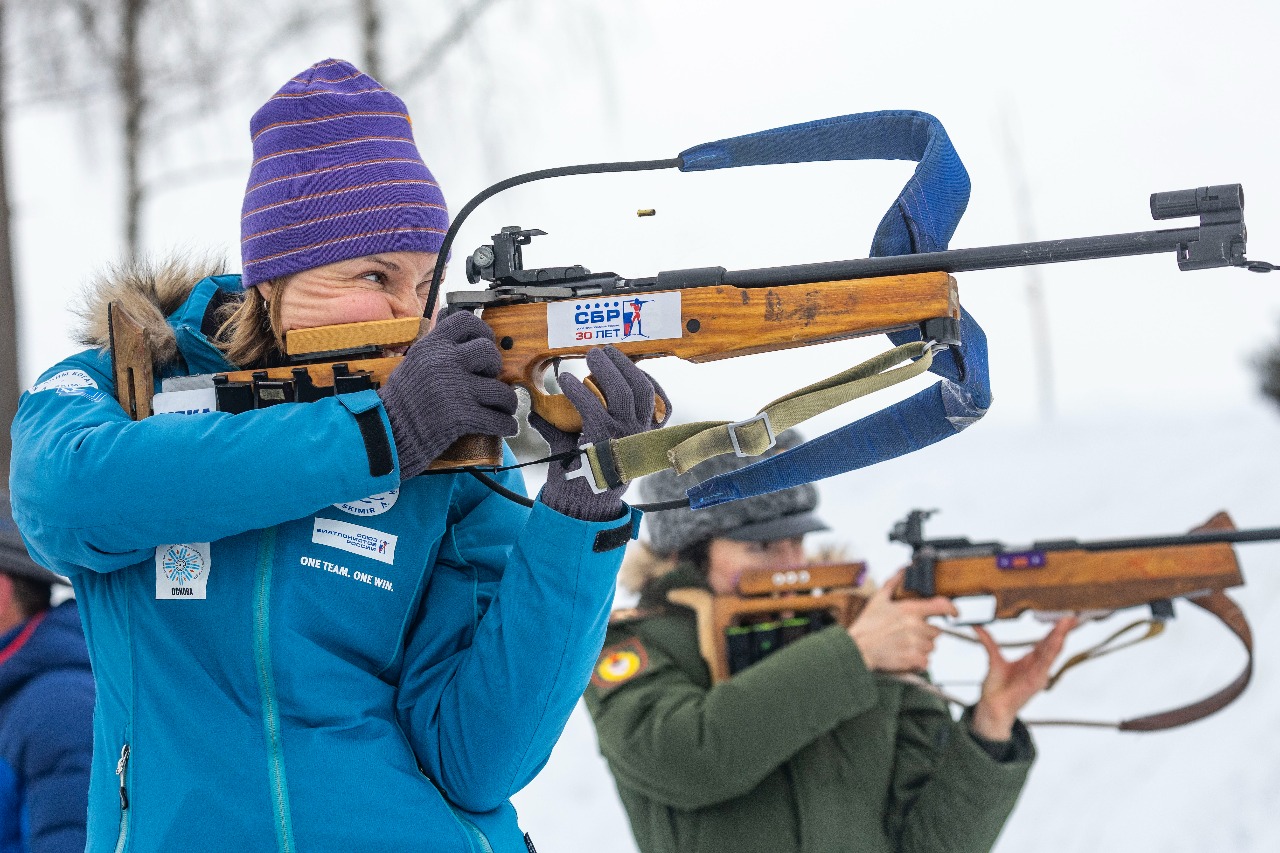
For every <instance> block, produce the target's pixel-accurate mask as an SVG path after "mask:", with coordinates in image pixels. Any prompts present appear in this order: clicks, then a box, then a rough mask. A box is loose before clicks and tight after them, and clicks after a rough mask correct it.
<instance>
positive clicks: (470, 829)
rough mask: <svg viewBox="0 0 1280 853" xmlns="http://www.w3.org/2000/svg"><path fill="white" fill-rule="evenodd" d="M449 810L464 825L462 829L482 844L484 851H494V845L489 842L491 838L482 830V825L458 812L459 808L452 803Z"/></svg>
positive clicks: (491, 852) (481, 848) (488, 852)
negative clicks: (477, 824) (479, 825)
mask: <svg viewBox="0 0 1280 853" xmlns="http://www.w3.org/2000/svg"><path fill="white" fill-rule="evenodd" d="M449 811H450V812H452V813H453V819H454V820H456V821H457V822H458V824H459V826H461V827H462V831H463V832H465V833H466V834H467V835H469V836H471V839H472V840H473V841H475V842H476V843H477V844H479V845H480V850H481V851H482V853H493V845H491V844H490V843H489V839H488V838H486V837H485V835H484V833H483V832H481V831H480V827H478V826H476V825H475V824H474V823H472V822H471V821H469V820H467V819H466V818H465V817H463V816H462V815H460V814H458V810H457V809H455V808H454V807H453V806H452V805H450V806H449Z"/></svg>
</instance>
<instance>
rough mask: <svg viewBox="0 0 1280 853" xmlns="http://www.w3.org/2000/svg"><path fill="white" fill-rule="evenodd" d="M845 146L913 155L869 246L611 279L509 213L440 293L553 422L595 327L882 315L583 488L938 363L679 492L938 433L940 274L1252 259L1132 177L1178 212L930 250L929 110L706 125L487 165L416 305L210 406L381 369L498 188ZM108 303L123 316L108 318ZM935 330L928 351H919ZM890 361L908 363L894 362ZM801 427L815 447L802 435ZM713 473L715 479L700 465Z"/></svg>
mask: <svg viewBox="0 0 1280 853" xmlns="http://www.w3.org/2000/svg"><path fill="white" fill-rule="evenodd" d="M857 159H902V160H915V161H917V163H918V165H917V168H916V171H915V173H914V174H913V176H912V178H911V180H909V181H908V183H907V185H906V186H905V187H904V188H903V190H902V192H901V193H900V195H899V197H898V199H897V201H896V202H895V204H894V205H893V206H892V207H891V208H890V209H889V211H888V212H887V213H886V214H885V217H884V219H883V220H882V221H881V224H880V227H879V229H878V230H877V232H876V235H875V239H874V240H873V242H872V255H873V257H868V258H862V259H856V260H846V261H833V262H823V263H804V264H797V265H793V266H781V267H770V268H765V269H752V270H738V271H728V270H725V269H723V268H721V267H709V268H697V269H679V270H668V271H664V272H659V273H658V274H657V275H654V276H650V277H644V278H624V277H622V276H620V275H618V274H616V273H612V272H605V273H593V272H591V271H589V270H587V269H586V268H584V267H582V266H577V265H574V266H567V267H537V268H526V267H525V265H524V258H523V251H522V250H523V247H525V246H527V245H528V244H529V243H530V241H531V240H532V239H533V238H534V237H536V236H539V235H542V234H543V233H544V232H542V231H540V230H538V229H525V228H520V227H518V226H511V227H507V228H503V229H502V230H501V231H499V232H498V233H497V234H495V235H493V242H492V243H489V244H485V245H483V246H481V247H479V248H478V249H477V250H475V251H474V252H473V253H472V254H471V255H470V256H469V257H468V258H467V260H466V266H467V278H468V280H469V281H470V282H471V283H472V284H479V283H481V282H484V283H486V284H487V287H486V288H485V289H483V290H467V291H462V292H456V293H450V294H448V307H447V310H448V311H464V310H465V311H478V312H480V316H481V317H482V319H483V320H484V321H485V322H486V323H488V324H489V326H490V327H491V328H492V329H493V332H494V336H495V339H496V341H497V343H498V346H499V349H500V352H501V354H502V371H501V374H500V375H501V378H502V379H504V380H505V381H508V382H510V383H512V384H515V385H519V386H522V387H524V388H525V389H526V390H527V391H528V392H529V395H530V397H531V401H532V410H533V411H534V412H536V413H538V414H539V415H541V416H542V417H543V418H545V419H546V420H547V421H549V422H550V423H552V424H553V425H555V426H557V427H559V428H560V429H562V430H565V431H567V432H576V431H578V430H579V429H580V425H581V422H580V419H579V417H578V413H577V412H576V410H574V408H573V407H572V406H571V405H570V404H569V403H568V401H567V399H565V398H564V397H563V396H562V395H559V394H552V393H548V392H547V391H546V385H545V382H546V373H547V371H548V369H549V368H550V367H551V366H552V365H554V364H556V363H558V362H559V361H560V360H562V359H566V358H578V357H582V356H584V355H585V353H586V352H587V350H589V349H590V348H591V347H594V346H597V345H600V344H605V343H609V344H613V345H615V346H617V347H618V348H619V349H620V350H622V351H623V352H625V353H626V354H627V355H628V356H630V357H632V358H634V359H643V358H653V357H657V356H664V355H674V356H676V357H678V358H682V359H685V360H687V361H692V362H703V361H711V360H715V359H722V358H731V357H734V356H739V355H748V354H753V353H766V352H772V351H775V350H781V349H789V348H792V347H798V346H806V345H809V344H816V343H825V342H828V341H837V340H844V339H847V338H854V337H859V336H864V335H871V334H878V333H887V334H889V336H890V338H891V340H893V341H894V343H895V344H897V345H898V346H897V347H896V348H895V349H893V350H890V351H889V352H888V353H885V354H884V355H882V356H879V357H877V358H875V359H872V360H870V361H868V362H866V363H864V364H863V365H859V366H858V367H855V368H853V369H852V370H849V371H845V372H844V373H842V374H840V375H838V376H836V377H832V378H831V379H828V380H824V381H823V382H820V383H816V384H815V385H813V386H809V387H808V388H805V389H802V390H801V391H800V392H796V393H795V394H791V395H788V396H787V397H784V398H781V399H780V400H777V401H774V403H771V404H769V405H768V406H766V407H764V408H763V409H761V411H760V412H759V413H757V414H756V415H755V416H753V417H749V418H746V419H745V420H742V421H738V422H732V423H730V422H707V423H703V424H696V425H689V424H684V425H680V426H677V427H669V428H667V429H666V430H662V431H661V433H663V435H662V436H655V434H654V433H646V434H643V435H640V436H631V437H629V438H626V439H619V440H615V441H611V442H608V443H607V444H603V445H601V446H599V447H588V448H585V449H584V451H583V453H584V456H585V457H586V463H588V464H584V465H583V466H581V469H580V473H581V475H582V476H584V477H586V478H587V479H588V481H589V482H590V484H591V486H592V488H594V489H597V490H602V489H604V488H608V487H610V486H616V485H619V484H621V483H625V482H628V481H630V480H631V479H634V478H635V477H638V476H641V475H643V474H647V473H652V472H653V471H655V470H659V469H661V468H663V467H667V466H668V465H671V466H672V467H675V468H676V470H677V471H684V470H687V469H688V468H690V467H692V466H693V465H694V464H696V463H697V462H699V461H701V460H702V459H705V458H709V456H713V455H718V454H721V453H730V452H732V453H737V454H739V455H741V456H757V455H759V454H761V453H763V452H764V451H765V450H767V449H768V448H769V447H771V446H773V443H774V438H775V436H776V434H777V433H780V432H781V431H782V430H784V429H786V428H788V427H790V426H794V425H795V424H796V423H799V422H800V421H803V420H805V419H807V418H808V417H811V416H812V415H814V414H816V413H817V412H818V411H821V410H825V409H827V408H831V407H832V406H834V405H839V404H841V403H843V402H847V401H848V400H851V399H854V398H855V397H857V396H861V395H862V394H866V393H870V392H872V391H875V390H879V389H880V388H883V387H887V386H888V385H890V384H893V383H894V382H897V381H902V380H903V379H906V378H909V377H910V376H914V375H916V374H918V373H920V372H922V371H923V370H925V369H928V370H931V371H932V372H934V373H937V374H939V375H940V376H942V377H943V381H942V382H939V383H936V384H935V385H934V386H932V387H931V388H930V389H926V391H925V392H921V393H920V394H917V395H916V396H915V397H913V398H910V399H908V400H904V401H901V402H899V403H896V404H894V405H893V406H892V407H890V408H888V409H885V410H883V411H882V412H878V413H876V415H873V416H871V417H869V418H865V419H863V421H859V422H856V423H854V424H850V425H848V426H847V427H844V428H841V429H840V430H837V431H836V432H833V433H830V434H828V435H827V436H823V437H822V438H821V439H818V440H815V441H813V442H809V444H808V445H801V446H800V447H797V448H794V449H792V450H790V451H788V452H787V453H784V454H777V455H775V456H774V457H772V458H770V459H768V460H766V461H764V462H761V463H757V464H756V465H752V466H749V467H748V468H746V469H743V471H741V472H734V473H732V474H729V475H722V476H721V477H718V478H713V481H709V482H707V483H703V484H700V485H699V486H698V487H696V488H695V489H694V490H692V491H691V492H690V493H689V494H690V502H691V505H692V506H693V507H695V508H699V507H703V506H710V505H713V504H716V503H721V502H724V501H727V500H734V499H737V498H741V497H746V496H748V495H750V494H756V493H760V492H762V491H771V490H774V489H777V488H783V487H785V486H787V485H795V484H796V482H808V481H812V480H815V479H821V478H823V477H827V476H832V475H833V474H836V473H842V472H844V471H848V470H853V469H854V468H858V467H863V466H866V465H870V464H874V463H875V462H878V461H882V460H884V459H887V458H892V457H893V456H898V455H902V454H903V453H908V452H911V451H912V450H916V449H919V448H920V447H922V446H925V445H926V444H929V443H932V442H934V441H938V440H940V439H942V438H945V437H947V436H949V435H952V434H954V433H955V432H958V431H959V430H960V429H962V428H964V427H965V426H967V425H968V424H970V423H972V422H973V421H975V420H977V419H978V418H980V417H981V416H982V414H983V413H985V411H986V407H987V406H988V405H989V402H990V389H989V387H988V382H987V376H986V349H985V339H984V338H983V335H982V331H981V329H980V328H979V327H978V325H977V323H976V322H974V321H973V319H972V317H970V316H969V315H968V314H967V313H966V312H964V311H963V310H962V308H961V306H960V303H959V299H958V295H957V290H956V282H955V279H954V278H953V276H952V274H953V273H959V272H965V271H972V270H985V269H996V268H1001V267H1013V266H1024V265H1029V264H1045V263H1057V262H1063V261H1075V260H1086V259H1100V258H1115V257H1123V256H1128V255H1141V254H1153V253H1162V252H1172V253H1174V254H1175V256H1176V258H1177V262H1178V266H1179V268H1180V269H1184V270H1196V269H1208V268H1213V267H1221V266H1237V267H1244V268H1246V269H1251V270H1255V271H1268V270H1270V269H1271V268H1272V266H1271V265H1270V264H1266V263H1262V262H1254V261H1249V260H1248V259H1247V258H1246V257H1245V237H1246V232H1245V225H1244V216H1243V209H1244V193H1243V191H1242V189H1241V187H1240V185H1238V184H1228V185H1222V186H1212V187H1201V188H1199V189H1194V190H1181V191H1175V192H1163V193H1156V194H1154V195H1152V196H1151V214H1152V216H1153V217H1154V218H1155V219H1156V220H1167V219H1174V218H1182V217H1198V219H1199V222H1198V223H1197V224H1196V225H1193V226H1189V227H1182V228H1173V229H1165V230H1156V231H1142V232H1135V233H1129V234H1115V235H1107V236H1097V237H1085V238H1078V239H1067V240H1052V241H1043V242H1034V243H1019V244H1012V245H1006V246H994V247H987V248H971V249H955V250H950V251H947V250H945V247H946V244H947V242H948V241H949V239H950V237H951V235H952V233H953V232H954V229H955V226H956V224H957V223H958V222H959V218H960V216H961V215H962V213H963V211H964V208H965V205H966V203H967V200H968V193H969V182H968V176H967V174H966V173H965V170H964V167H963V165H962V164H961V163H960V160H959V157H958V155H956V153H955V150H954V148H952V146H951V143H950V140H949V139H948V138H947V135H946V132H945V130H943V128H942V125H941V124H940V123H939V122H938V121H937V119H935V118H933V117H932V116H929V115H927V114H925V113H918V112H910V111H898V112H881V113H862V114H856V115H850V116H841V117H838V118H832V119H824V120H821V121H815V122H809V123H807V124H801V125H793V126H790V127H784V128H776V129H774V130H769V131H763V132H760V133H756V134H749V135H747V136H741V137H735V138H733V139H726V140H721V141H719V142H713V143H706V144H703V145H699V146H695V147H694V148H691V149H688V150H686V151H684V152H683V153H681V154H680V155H679V156H678V157H676V158H673V159H669V160H652V161H640V162H631V163H604V164H596V165H590V166H575V167H567V168H562V169H547V170H543V171H540V172H531V173H528V174H525V175H519V176H516V177H513V178H510V179H508V180H506V181H503V182H501V183H499V184H496V185H494V186H493V187H490V188H489V189H487V190H485V191H484V192H482V193H480V194H479V195H477V196H476V197H475V198H474V199H472V200H471V201H470V202H469V203H468V204H467V205H466V206H465V207H464V208H463V209H462V210H461V211H460V212H459V214H458V216H457V217H456V218H455V219H454V221H453V223H452V224H451V225H450V228H449V231H448V232H447V233H446V235H445V238H444V243H443V246H442V248H441V251H440V259H439V261H438V263H437V266H436V269H435V272H434V275H433V278H432V286H431V292H430V295H429V298H428V301H427V312H428V317H427V318H424V319H423V320H422V321H419V320H416V319H406V320H391V321H381V322H376V323H359V324H347V325H341V326H327V327H321V328H314V329H306V330H298V331H292V332H289V333H288V335H287V336H286V340H285V345H286V355H287V358H288V359H289V361H290V364H288V365H287V366H284V367H276V368H271V369H266V370H254V371H250V370H245V371H237V372H232V373H227V374H220V375H218V376H216V377H215V378H214V380H213V381H214V383H215V385H216V398H217V408H218V409H219V410H221V411H227V412H239V411H245V410H248V409H252V408H260V407H262V406H267V405H274V404H276V403H282V402H306V401H308V400H314V399H318V398H320V397H324V396H329V395H331V394H333V393H335V392H336V393H343V392H344V391H347V390H360V389H363V388H371V387H377V386H378V385H379V384H380V383H382V382H384V381H385V380H386V377H387V376H388V375H389V374H390V372H391V371H392V370H393V369H394V368H395V367H396V365H397V364H398V363H399V361H400V357H399V356H395V355H392V356H388V355H387V354H386V352H385V350H386V349H388V348H396V347H401V346H403V345H405V344H407V343H410V342H411V341H413V340H414V339H415V338H416V337H418V336H419V335H420V334H421V333H423V331H424V330H425V329H426V328H428V327H429V323H430V313H431V312H432V311H433V309H434V306H435V305H436V301H437V297H438V294H439V287H440V283H441V281H442V278H443V270H444V266H445V263H446V261H447V259H448V257H449V252H450V248H451V246H452V243H453V240H454V237H455V236H456V234H457V233H458V229H459V227H460V226H461V225H462V223H463V221H465V219H466V217H467V216H468V215H469V214H470V213H471V211H473V210H474V209H475V208H476V207H477V206H478V205H479V204H480V203H482V202H483V201H484V200H486V199H487V198H489V197H491V196H492V195H494V194H496V193H497V192H499V191H502V190H504V189H507V188H510V187H513V186H516V185H519V184H523V183H528V182H530V181H534V180H540V179H544V178H552V177H560V176H564V175H572V174H588V173H601V172H619V171H641V170H653V169H666V168H678V169H680V170H681V171H705V170H711V169H721V168H731V167H737V166H748V165H766V164H771V163H800V162H813V161H829V160H857ZM117 319H120V321H121V324H120V325H121V327H123V326H124V325H125V323H124V320H125V319H127V318H117ZM119 349H120V350H121V351H126V352H127V351H128V349H129V348H128V347H120V348H119ZM944 349H945V350H949V355H948V357H946V358H943V359H939V360H937V361H935V360H934V356H935V355H936V354H938V353H939V352H942V351H943V350H944ZM117 355H119V353H117ZM907 361H911V362H912V363H911V364H907V365H904V366H901V367H899V366H896V365H899V364H902V363H903V362H907ZM135 366H136V367H137V368H138V369H137V370H136V371H133V372H131V370H132V368H131V366H130V364H129V363H128V362H127V359H125V358H120V357H118V358H117V366H116V373H117V382H118V387H119V389H120V393H119V396H120V399H121V401H122V404H123V405H125V407H126V410H127V411H129V412H130V414H131V415H132V416H133V417H135V418H138V417H142V416H145V415H146V414H148V413H149V411H150V408H149V403H150V396H151V391H152V389H151V385H150V382H149V381H138V382H133V381H131V380H130V377H132V376H134V375H135V374H136V375H137V376H139V377H143V379H146V376H145V375H144V373H145V371H143V370H142V367H141V366H140V365H135ZM148 375H149V374H148ZM588 384H590V380H589V377H588ZM877 416H883V417H878V418H877ZM908 424H909V429H908V428H907V427H906V426H904V425H908ZM820 442H821V443H822V445H823V446H822V447H821V448H820V449H819V448H817V447H811V446H812V445H817V444H819V443H820ZM855 447H856V450H855V451H853V452H849V453H845V452H844V451H845V450H847V449H848V448H855ZM811 450H812V451H819V450H820V451H821V452H813V453H810V451H811ZM833 451H841V452H838V453H837V452H833ZM806 454H808V455H806ZM818 457H821V459H820V460H819V459H818ZM836 457H839V458H838V459H837V458H836ZM500 459H501V442H499V441H498V440H497V439H496V438H494V437H485V436H468V437H464V439H463V440H461V441H460V442H459V443H458V444H456V445H454V446H453V447H451V448H449V449H448V450H447V451H446V452H445V454H443V455H442V456H441V458H440V459H437V460H436V461H435V462H434V463H433V464H432V467H433V468H437V469H441V468H443V469H452V468H461V467H470V466H477V465H483V466H494V465H497V464H498V463H499V461H500ZM473 470H474V469H473ZM765 470H767V471H768V472H769V475H768V476H764V475H763V472H764V471H765ZM575 473H579V472H575ZM752 477H755V480H754V481H752V482H746V481H747V480H749V479H751V478H752ZM725 478H732V482H720V481H722V480H724V479H725Z"/></svg>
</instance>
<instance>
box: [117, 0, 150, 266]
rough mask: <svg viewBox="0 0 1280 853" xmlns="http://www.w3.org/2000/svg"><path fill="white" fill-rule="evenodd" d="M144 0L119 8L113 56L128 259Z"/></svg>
mask: <svg viewBox="0 0 1280 853" xmlns="http://www.w3.org/2000/svg"><path fill="white" fill-rule="evenodd" d="M146 7H147V0H124V4H123V7H122V8H121V10H120V54H119V56H118V57H117V60H116V82H117V85H118V86H119V90H120V100H121V104H120V106H121V115H122V117H123V123H122V134H121V143H122V144H123V146H124V151H123V152H122V154H123V157H124V233H125V251H126V253H127V257H128V259H129V260H130V261H134V260H137V258H138V255H139V253H140V252H141V250H142V244H141V231H142V229H141V218H142V197H143V188H142V175H141V171H140V170H141V161H142V146H143V138H142V121H143V114H144V113H145V112H146V99H145V95H144V93H143V91H142V69H141V67H140V62H141V57H140V56H139V45H138V36H139V31H140V29H141V27H142V18H143V15H144V14H146Z"/></svg>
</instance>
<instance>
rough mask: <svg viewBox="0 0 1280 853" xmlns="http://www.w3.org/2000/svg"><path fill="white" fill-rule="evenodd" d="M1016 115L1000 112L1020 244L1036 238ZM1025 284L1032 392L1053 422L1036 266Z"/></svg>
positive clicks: (1044, 312) (1045, 313)
mask: <svg viewBox="0 0 1280 853" xmlns="http://www.w3.org/2000/svg"><path fill="white" fill-rule="evenodd" d="M1016 121H1017V113H1016V111H1015V110H1014V109H1013V108H1012V107H1009V108H1008V109H1006V110H1005V113H1004V141H1005V155H1006V163H1007V165H1008V167H1009V179H1010V181H1011V182H1012V184H1013V204H1014V213H1015V214H1016V215H1017V217H1018V240H1019V241H1021V242H1024V243H1030V242H1033V241H1034V240H1035V239H1036V227H1035V217H1034V215H1033V214H1032V212H1031V187H1030V186H1029V185H1028V183H1027V170H1026V167H1025V166H1024V165H1023V163H1022V149H1021V147H1020V146H1019V145H1018V141H1017V139H1016V134H1015V132H1014V124H1015V122H1016ZM1023 277H1024V279H1025V281H1026V283H1027V309H1028V311H1029V312H1030V315H1031V318H1030V319H1031V352H1032V357H1033V359H1034V361H1035V368H1036V391H1037V396H1038V397H1039V400H1040V417H1041V419H1042V420H1044V421H1046V422H1048V421H1051V420H1053V415H1054V408H1055V400H1054V398H1055V393H1054V370H1053V342H1052V340H1051V339H1050V334H1049V327H1050V323H1049V308H1048V306H1047V305H1046V304H1045V298H1044V276H1043V275H1042V274H1041V272H1040V267H1038V266H1029V267H1024V268H1023Z"/></svg>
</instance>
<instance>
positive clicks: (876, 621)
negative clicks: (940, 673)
mask: <svg viewBox="0 0 1280 853" xmlns="http://www.w3.org/2000/svg"><path fill="white" fill-rule="evenodd" d="M904 576H905V570H903V571H899V572H898V573H897V574H896V575H894V576H893V577H892V578H890V579H889V580H888V581H887V582H886V583H885V585H884V586H882V587H880V589H878V590H876V592H875V594H874V595H872V596H871V597H870V598H868V599H867V603H866V605H865V606H864V607H863V608H862V612H861V613H859V614H858V617H857V618H856V619H854V620H853V623H852V624H851V625H850V626H849V629H848V630H849V636H850V637H851V638H852V639H853V642H854V643H855V644H856V645H857V646H858V651H859V652H861V653H862V660H863V661H864V662H865V663H866V665H867V669H871V670H878V671H881V672H921V671H923V670H925V669H928V667H929V655H931V654H933V643H934V640H936V639H937V638H938V635H939V634H941V633H942V631H941V629H940V628H937V627H935V626H933V625H930V624H929V623H928V621H926V620H928V618H929V617H930V616H956V615H957V611H956V606H955V605H954V604H952V603H951V601H950V600H949V599H946V598H943V597H942V596H935V597H933V598H924V599H910V600H902V601H895V600H894V598H893V595H894V593H895V592H897V590H898V587H899V586H900V585H901V584H902V579H903V577H904Z"/></svg>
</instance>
